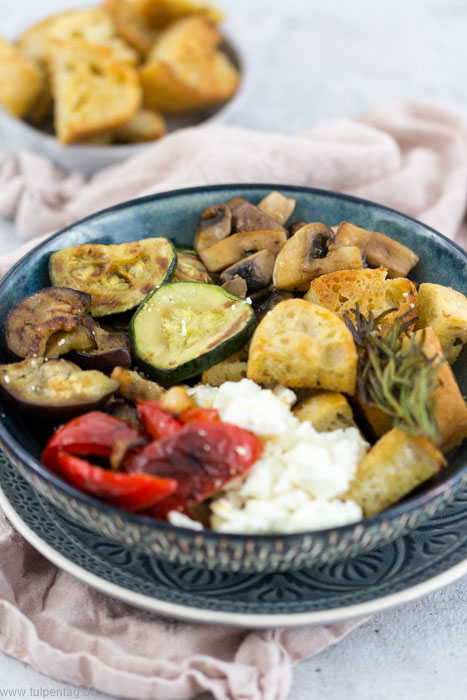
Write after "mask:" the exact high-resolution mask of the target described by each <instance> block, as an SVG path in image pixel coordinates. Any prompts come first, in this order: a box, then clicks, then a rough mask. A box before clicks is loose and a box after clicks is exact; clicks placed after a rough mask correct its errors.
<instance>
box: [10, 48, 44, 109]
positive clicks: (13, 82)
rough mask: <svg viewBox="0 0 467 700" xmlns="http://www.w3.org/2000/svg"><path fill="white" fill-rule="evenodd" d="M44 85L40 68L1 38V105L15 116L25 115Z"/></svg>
mask: <svg viewBox="0 0 467 700" xmlns="http://www.w3.org/2000/svg"><path fill="white" fill-rule="evenodd" d="M42 85H43V77H42V74H41V71H40V70H39V68H38V67H37V66H36V65H35V64H34V63H32V62H31V61H30V60H29V59H28V58H26V56H24V55H23V54H22V53H21V51H19V49H17V48H16V47H15V46H12V45H11V44H9V43H8V42H6V41H4V40H3V39H1V38H0V105H2V106H3V107H4V109H6V110H7V112H9V113H10V114H12V115H13V116H14V117H24V116H25V115H26V114H27V113H28V112H29V110H30V109H31V107H32V106H33V104H34V102H35V101H36V100H37V98H38V97H39V94H40V92H41V89H42Z"/></svg>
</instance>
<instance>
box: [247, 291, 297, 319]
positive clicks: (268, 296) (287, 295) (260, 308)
mask: <svg viewBox="0 0 467 700" xmlns="http://www.w3.org/2000/svg"><path fill="white" fill-rule="evenodd" d="M292 297H293V294H292V292H283V291H280V290H279V289H271V290H268V291H267V292H266V293H265V294H263V295H262V296H260V297H257V298H256V299H254V300H253V309H254V310H255V314H256V318H257V319H258V321H261V319H262V318H264V317H265V316H266V314H267V313H268V311H271V309H273V308H274V307H275V306H277V304H279V303H280V302H281V301H286V299H292Z"/></svg>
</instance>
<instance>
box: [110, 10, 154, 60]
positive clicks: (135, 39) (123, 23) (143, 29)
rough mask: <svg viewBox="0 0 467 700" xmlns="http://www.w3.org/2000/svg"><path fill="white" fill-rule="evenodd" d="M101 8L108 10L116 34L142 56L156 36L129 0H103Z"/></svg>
mask: <svg viewBox="0 0 467 700" xmlns="http://www.w3.org/2000/svg"><path fill="white" fill-rule="evenodd" d="M102 9H103V10H105V11H106V12H108V13H109V14H110V15H111V17H112V18H113V21H114V23H115V28H116V30H117V34H118V35H119V36H121V37H122V39H124V41H126V42H127V44H129V45H130V46H132V47H133V48H134V49H136V51H137V52H138V53H139V54H140V56H142V57H143V58H144V57H145V56H146V54H147V53H148V51H149V49H150V48H151V46H152V45H153V44H154V42H155V40H156V38H157V32H156V31H154V29H151V27H149V26H148V25H147V24H146V22H145V21H144V19H143V18H142V17H141V15H140V13H139V12H138V10H137V8H136V5H135V3H134V2H131V1H130V0H104V2H103V4H102Z"/></svg>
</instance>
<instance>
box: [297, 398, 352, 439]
mask: <svg viewBox="0 0 467 700" xmlns="http://www.w3.org/2000/svg"><path fill="white" fill-rule="evenodd" d="M293 413H294V415H295V416H296V417H297V418H298V420H300V421H305V420H308V421H310V423H311V424H312V426H313V427H314V428H315V429H316V430H317V431H318V432H319V433H327V432H330V431H331V430H339V428H350V427H352V426H353V427H356V426H355V421H354V419H353V413H352V409H351V408H350V404H349V402H348V401H347V399H346V397H345V396H344V395H343V394H338V393H337V392H334V391H318V392H316V393H313V394H311V396H307V397H306V398H305V399H303V400H302V401H300V402H299V403H298V404H297V405H296V406H294V408H293Z"/></svg>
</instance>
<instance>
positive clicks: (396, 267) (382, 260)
mask: <svg viewBox="0 0 467 700" xmlns="http://www.w3.org/2000/svg"><path fill="white" fill-rule="evenodd" d="M337 239H338V241H339V243H340V244H341V245H343V246H349V245H352V246H353V245H356V246H358V248H360V252H361V254H362V255H363V256H364V257H365V259H366V261H367V263H368V265H369V266H370V267H384V268H385V269H387V271H388V275H389V277H390V278H393V277H406V276H407V275H408V274H409V272H410V270H411V269H412V268H413V267H414V266H415V265H416V264H417V262H418V255H417V254H416V253H414V251H413V250H411V249H410V248H407V246H405V245H402V243H399V242H398V241H395V240H394V239H393V238H390V237H389V236H385V235H384V233H378V231H368V230H367V229H364V228H360V227H359V226H355V224H350V223H348V222H347V221H343V222H342V223H341V224H340V226H339V227H338V229H337Z"/></svg>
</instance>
